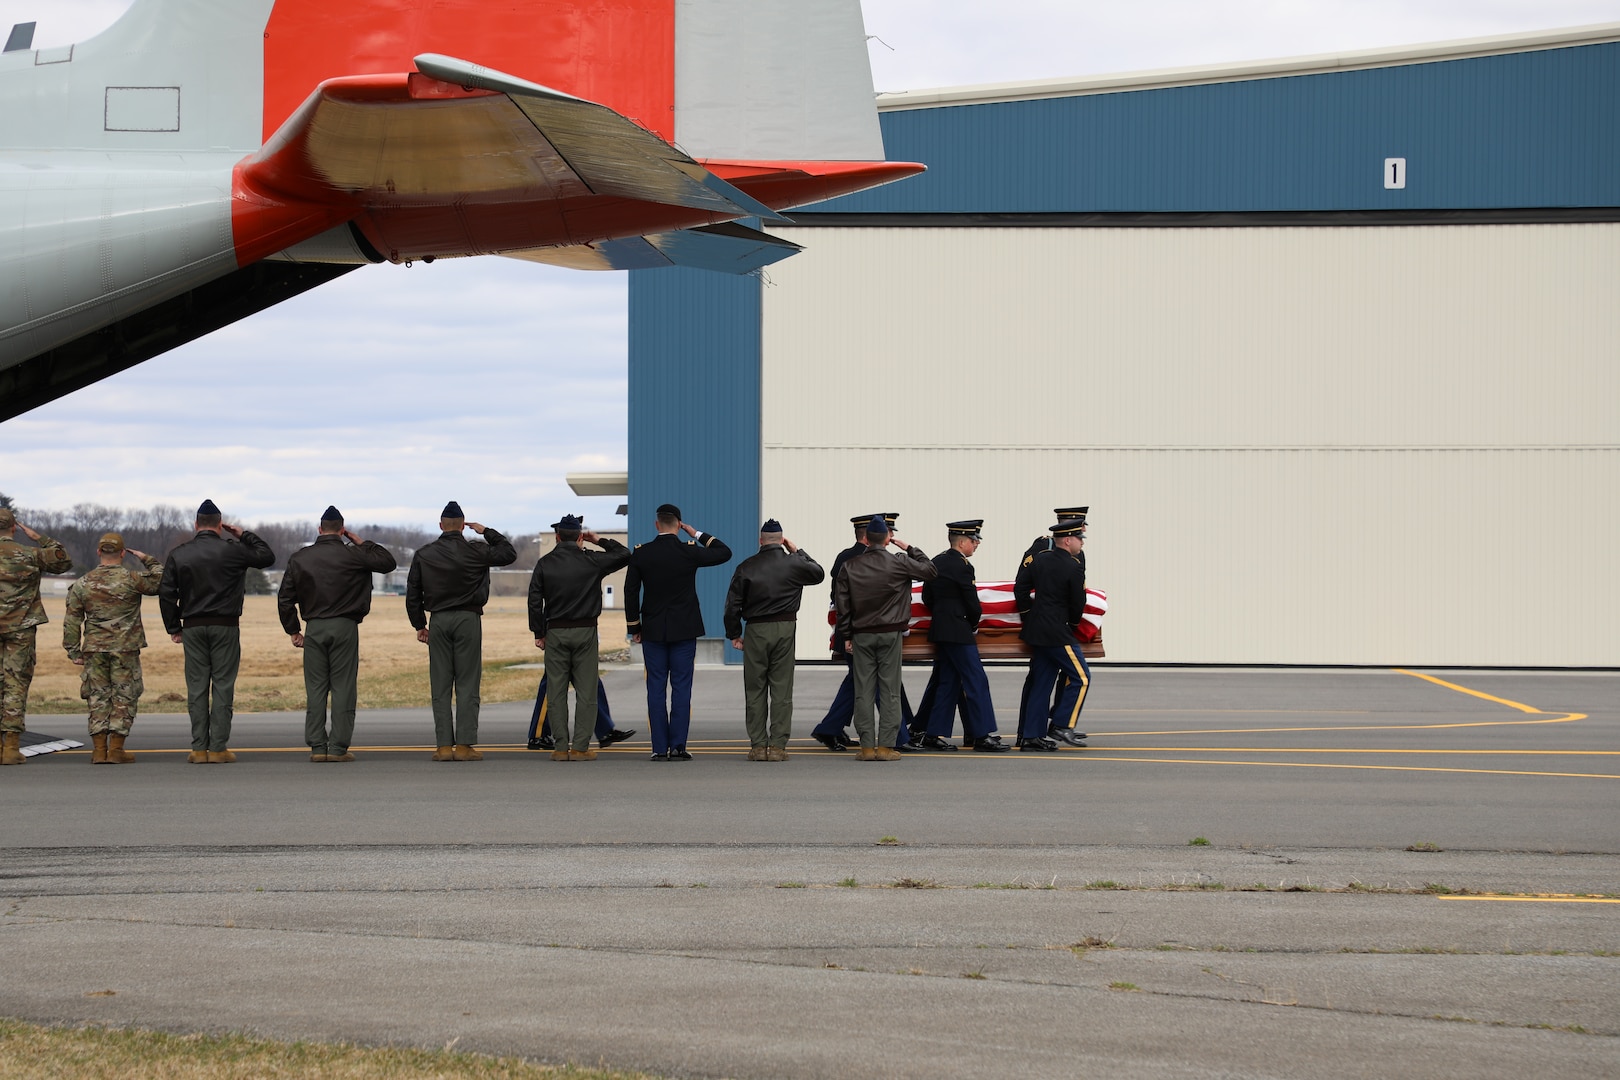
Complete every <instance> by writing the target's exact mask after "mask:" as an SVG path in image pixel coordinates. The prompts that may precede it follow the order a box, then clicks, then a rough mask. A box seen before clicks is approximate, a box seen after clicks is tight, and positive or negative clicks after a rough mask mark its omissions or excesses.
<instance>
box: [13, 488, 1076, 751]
mask: <svg viewBox="0 0 1620 1080" xmlns="http://www.w3.org/2000/svg"><path fill="white" fill-rule="evenodd" d="M1088 510H1089V507H1084V506H1080V507H1061V508H1059V509H1057V510H1055V511H1054V513H1055V514H1056V515H1057V518H1058V520H1057V523H1056V524H1055V525H1053V526H1052V528H1051V530H1050V535H1049V536H1042V537H1040V538H1038V539H1037V540H1036V541H1035V542H1034V543H1033V544H1031V545H1030V547H1029V548H1028V550H1026V551H1025V553H1024V557H1023V561H1022V564H1021V565H1020V567H1019V570H1018V577H1017V581H1016V583H1015V584H1014V589H1013V593H1014V597H1015V600H1016V604H1017V608H1018V612H1019V615H1020V618H1021V624H1022V625H1021V629H1020V631H1019V636H1020V637H1021V638H1022V639H1023V641H1024V642H1025V643H1026V644H1027V645H1028V646H1029V649H1030V654H1031V657H1030V666H1029V675H1028V677H1027V678H1026V679H1025V682H1024V687H1023V693H1022V697H1021V701H1020V705H1019V721H1018V735H1017V738H1016V742H1015V745H1016V747H1017V748H1018V749H1020V750H1026V751H1036V752H1049V751H1055V750H1057V749H1058V744H1059V743H1060V742H1063V743H1067V744H1069V745H1071V746H1082V745H1084V740H1085V738H1086V735H1085V733H1084V732H1081V731H1079V730H1078V729H1077V724H1078V721H1079V718H1080V712H1081V710H1082V709H1083V708H1084V707H1085V702H1086V691H1087V690H1088V689H1090V686H1091V669H1090V668H1089V667H1088V666H1087V664H1086V661H1085V657H1084V656H1083V655H1081V652H1080V648H1079V646H1078V644H1077V642H1076V638H1075V627H1076V624H1078V623H1079V622H1080V619H1081V617H1082V615H1083V613H1084V611H1085V604H1086V564H1085V552H1084V550H1083V548H1084V545H1085V532H1086V514H1087V511H1088ZM898 516H899V515H897V514H892V513H889V514H861V515H856V516H855V517H853V518H851V519H850V521H851V523H852V524H853V525H854V529H855V539H856V543H855V544H854V545H853V546H852V547H850V548H848V549H847V550H845V551H842V552H840V553H839V555H838V557H837V558H836V559H835V560H834V561H833V567H832V574H831V577H832V604H833V609H834V612H835V625H834V629H833V639H832V641H833V650H834V655H835V658H836V659H838V660H839V661H840V662H842V663H844V664H846V665H847V666H848V667H849V672H848V674H847V675H846V676H845V678H844V682H843V685H842V686H840V688H839V690H838V693H837V695H836V696H835V697H834V700H833V703H832V706H831V708H830V709H829V710H828V711H827V714H826V716H825V717H824V718H823V719H822V720H821V722H820V723H819V724H817V725H816V728H815V730H814V731H812V732H811V734H812V736H813V737H814V738H815V739H816V740H817V741H818V742H820V743H821V744H822V745H823V746H825V747H826V748H827V749H829V750H835V751H843V750H848V749H854V750H855V755H854V756H855V759H856V760H858V761H893V760H896V759H898V758H899V757H900V756H901V753H902V752H910V751H919V750H932V751H954V750H956V749H957V745H956V744H955V743H954V742H952V741H951V733H952V730H953V728H954V726H955V717H956V714H957V712H958V711H960V713H961V715H962V734H963V747H964V748H971V749H973V750H976V751H979V752H981V753H1000V752H1004V751H1006V750H1009V749H1011V747H1009V746H1007V745H1005V744H1004V743H1003V742H1002V741H1001V737H1000V735H999V734H998V733H997V731H996V718H995V708H994V706H993V705H992V704H991V700H990V684H989V682H988V680H987V679H986V678H985V674H984V664H983V661H982V660H981V658H980V656H979V649H978V644H977V640H976V636H975V635H976V631H977V629H978V626H979V621H980V618H981V615H982V611H981V607H980V602H979V594H978V585H977V581H976V578H975V575H974V571H973V566H972V564H971V563H970V562H969V561H968V560H970V559H971V558H973V556H974V555H975V554H976V553H977V551H978V549H979V544H980V542H981V540H982V537H981V535H980V528H981V527H982V526H983V524H984V522H983V520H982V519H980V520H972V521H953V522H950V523H949V524H948V525H947V526H946V531H947V535H948V536H949V539H950V546H949V547H948V548H947V549H946V550H945V551H942V552H941V553H940V554H938V555H936V556H934V558H932V559H929V558H928V556H927V555H925V554H924V553H923V551H922V550H921V549H919V548H916V547H913V546H911V545H909V544H907V543H905V542H904V541H902V540H900V539H898V538H897V537H896V536H895V533H894V525H895V521H896V519H897V518H898ZM656 527H657V532H658V535H657V538H656V539H654V540H652V541H651V542H649V543H646V544H639V545H637V546H636V547H635V548H634V549H633V550H632V549H629V548H626V547H625V546H624V545H623V544H620V543H619V542H618V541H616V540H612V539H610V538H607V537H598V536H597V535H596V534H595V533H594V532H591V531H590V530H588V529H586V528H585V525H584V522H583V521H582V520H581V519H580V518H578V517H575V516H573V515H565V516H564V517H563V518H562V520H561V521H558V522H557V523H556V524H555V525H553V526H552V528H553V530H554V531H555V533H556V540H557V543H556V547H555V548H554V549H553V550H552V551H550V552H548V553H547V554H546V555H545V556H544V557H543V558H541V559H540V560H539V561H538V562H537V563H536V564H535V567H534V573H533V576H532V577H531V578H530V581H529V628H530V630H531V631H532V632H533V634H534V644H535V647H536V648H538V649H542V650H544V653H545V676H544V678H543V679H542V680H541V688H540V698H539V700H537V701H536V704H535V712H534V718H533V720H532V722H531V724H530V730H529V748H530V749H549V750H551V758H552V760H553V761H591V760H593V759H594V758H595V757H596V752H595V751H594V750H592V749H591V746H590V741H591V736H592V734H593V733H594V735H595V737H596V739H597V741H598V743H599V744H600V745H602V746H608V745H610V744H612V743H615V742H619V741H621V740H623V739H628V738H630V737H631V736H632V735H634V734H635V732H634V731H621V730H618V729H616V728H614V726H613V721H612V717H611V714H610V713H609V710H608V704H607V696H606V693H605V692H604V691H603V689H602V685H601V682H600V679H599V676H598V671H597V649H598V639H597V621H598V619H600V617H601V614H602V580H603V579H604V578H605V577H607V576H608V575H609V574H611V573H613V572H615V571H616V570H619V569H620V568H622V567H626V566H628V567H629V573H628V574H627V576H626V580H625V590H626V597H625V616H626V630H627V633H628V635H629V637H630V640H632V641H634V642H638V643H640V645H641V647H642V654H643V658H644V662H645V666H646V671H647V715H648V717H649V719H650V721H651V726H652V750H653V753H652V760H654V761H690V760H692V755H691V754H690V753H688V752H687V748H686V744H687V737H688V731H689V729H690V726H691V719H692V671H693V663H694V659H695V656H696V652H697V639H698V638H700V637H702V636H703V630H704V628H703V615H702V611H701V608H700V606H699V604H698V598H697V590H696V585H695V581H696V576H697V572H698V570H700V569H702V568H704V567H710V566H720V565H722V564H724V563H727V562H729V561H730V560H731V549H730V548H729V547H727V546H726V545H725V543H724V542H723V541H721V540H720V539H719V538H718V537H715V536H712V535H710V534H709V533H706V532H702V531H701V530H698V529H695V528H693V527H692V526H690V525H688V524H686V522H684V521H682V520H681V511H680V508H679V507H676V506H673V505H671V504H668V503H665V504H664V505H662V506H660V507H659V508H658V510H657V520H656ZM439 529H440V536H439V538H438V539H437V540H435V541H433V542H432V543H430V544H428V545H426V546H425V547H423V548H422V549H421V550H419V551H418V552H417V553H416V557H415V559H414V560H413V561H412V563H411V569H410V573H409V576H408V580H407V584H406V594H405V611H406V615H407V617H408V618H409V619H410V622H411V625H412V626H413V627H414V628H415V629H416V632H417V635H416V636H417V640H418V641H421V642H424V643H426V644H427V646H428V676H429V684H430V687H431V693H432V701H433V729H434V743H435V750H434V752H433V760H434V761H478V760H480V759H481V758H482V757H483V755H482V754H481V753H479V751H478V750H477V748H476V747H477V743H478V691H479V684H480V679H481V675H482V671H483V664H482V651H483V627H482V617H483V613H484V606H485V605H486V604H487V603H488V601H489V571H490V568H491V567H495V566H506V565H508V564H510V563H512V562H514V561H516V559H517V553H516V551H515V550H514V549H513V547H512V542H511V541H510V540H509V539H507V538H506V537H505V536H503V535H502V534H501V533H499V532H497V531H496V530H495V529H492V528H489V527H487V526H485V525H481V524H479V523H478V522H476V521H468V520H467V519H466V515H465V514H463V513H462V510H461V507H460V505H458V504H457V503H455V502H453V501H452V502H450V503H447V504H446V505H445V508H444V511H443V513H442V514H441V515H440V518H439ZM467 529H471V530H472V531H473V532H474V533H476V534H477V535H478V537H480V538H481V540H482V541H483V542H482V543H472V542H469V541H468V540H467V539H466V537H465V536H464V535H463V533H464V532H465V530H467ZM19 531H20V532H22V533H23V534H24V535H25V536H26V537H27V538H28V539H29V540H30V541H32V542H33V544H34V545H35V546H32V547H28V546H24V545H22V544H19V543H17V540H16V534H17V533H18V532H19ZM683 532H684V533H685V534H687V535H688V536H690V537H691V538H692V539H691V540H690V541H683V540H681V539H680V534H681V533H683ZM586 544H590V545H592V546H593V548H595V549H597V550H593V549H592V548H587V547H586V546H585V545H586ZM890 547H893V548H895V549H896V550H895V551H894V552H890V551H889V548H890ZM97 556H98V559H99V565H97V566H96V567H94V568H92V569H91V570H89V571H88V572H86V573H85V575H84V576H83V577H81V578H79V579H78V580H77V581H75V582H74V583H73V585H72V586H71V587H70V588H69V590H68V597H67V615H66V618H65V619H64V620H63V625H62V647H63V648H64V649H65V650H66V651H67V654H68V658H69V659H70V660H71V661H72V662H73V663H74V664H76V665H79V666H80V667H82V668H83V669H84V671H83V675H82V679H81V689H80V694H81V696H82V697H83V698H84V699H85V701H86V702H87V703H88V706H89V724H90V736H91V741H92V744H93V749H92V752H91V761H92V762H94V763H95V764H119V765H121V764H127V763H129V762H132V761H134V760H135V755H133V754H131V753H130V752H128V751H127V750H125V748H124V741H125V739H126V738H127V737H128V735H129V733H130V727H131V725H132V724H133V723H134V720H135V713H136V706H137V703H138V702H139V700H140V696H141V690H142V683H141V650H142V649H144V648H145V647H146V634H145V631H144V629H143V627H142V624H141V598H142V597H143V596H154V595H155V596H157V597H158V606H159V610H160V612H161V613H162V617H163V625H164V629H165V630H166V631H167V632H168V634H169V637H170V639H171V640H172V641H174V642H175V643H177V644H180V645H182V646H183V647H184V650H185V677H186V700H187V708H188V711H189V712H190V714H191V756H190V758H189V760H190V761H191V762H193V763H196V764H205V763H206V764H225V763H229V762H232V761H235V760H236V755H235V754H234V753H232V752H231V750H230V746H229V743H230V735H231V719H232V715H233V709H232V704H233V701H234V698H235V694H236V676H237V671H238V669H239V668H240V666H241V659H242V648H241V630H240V624H241V618H242V610H243V604H244V598H245V596H246V587H245V581H244V578H245V575H246V573H247V571H248V570H250V569H253V568H259V569H262V568H264V567H268V566H270V565H271V564H272V563H274V562H275V554H274V552H272V551H271V550H270V547H269V545H267V544H266V543H265V542H264V541H263V540H262V539H260V538H259V537H258V536H257V535H255V534H254V533H252V532H249V531H247V530H244V529H240V528H238V527H236V526H234V525H227V524H225V523H224V520H223V517H222V515H221V513H220V510H219V508H218V507H217V506H215V505H214V502H213V500H212V499H206V500H204V501H203V503H202V505H201V506H199V507H198V508H197V519H196V535H195V536H194V537H193V538H192V539H191V540H188V541H187V542H185V543H183V544H181V545H179V546H178V547H176V548H175V549H174V550H173V551H172V552H171V553H170V554H169V557H168V562H167V563H160V562H159V561H158V560H157V559H156V558H155V557H153V556H151V555H148V554H146V553H145V552H141V551H131V550H126V548H125V546H124V540H123V537H121V536H120V535H119V534H117V533H107V534H105V535H104V536H102V537H101V539H100V541H99V542H98V543H97ZM128 557H133V558H134V559H135V560H137V561H138V562H139V564H140V569H138V570H136V569H131V567H130V565H129V564H128V562H127V558H128ZM395 566H396V562H395V559H394V556H393V554H392V553H390V552H389V551H388V550H387V549H386V548H384V547H382V546H381V545H379V544H375V543H373V542H371V541H369V540H362V539H361V538H360V537H358V536H356V535H355V534H354V533H353V532H351V531H350V530H348V529H347V528H345V526H344V522H343V515H342V514H341V513H340V512H339V511H338V509H337V508H336V507H333V506H329V507H327V508H326V512H325V513H324V514H322V515H321V524H320V533H319V535H318V536H317V538H316V540H315V542H314V543H313V544H311V545H309V546H308V547H305V548H303V549H301V550H300V551H297V552H295V553H294V554H293V555H292V556H291V557H290V558H289V559H288V560H287V568H286V572H285V574H284V575H283V576H282V582H281V589H280V592H279V594H278V597H277V612H278V614H279V616H280V619H281V624H282V628H283V629H284V630H286V632H287V634H288V636H289V638H290V639H291V642H292V645H293V647H295V648H299V649H302V650H303V660H304V690H305V697H306V703H307V705H306V712H305V722H304V731H305V741H306V742H308V743H309V749H310V760H311V761H318V762H348V761H353V760H354V754H353V753H352V752H351V751H350V749H349V746H350V742H351V740H352V738H353V734H354V718H355V706H356V696H357V691H356V685H357V676H358V671H359V663H360V645H359V642H360V636H359V625H360V623H361V622H362V621H364V619H365V617H366V615H367V614H369V613H370V611H371V575H372V574H382V573H388V572H389V571H391V570H393V569H394V568H395ZM71 568H72V561H71V560H70V559H69V558H68V554H67V552H66V550H64V549H63V547H62V545H61V544H59V543H58V542H56V541H55V540H52V539H51V538H50V537H48V536H42V535H40V534H39V533H37V532H35V531H34V530H33V529H30V528H29V527H28V526H27V525H24V524H22V523H21V522H19V521H18V520H17V519H16V516H15V514H14V513H13V511H11V510H9V509H4V508H0V763H3V764H6V765H20V764H22V762H23V761H24V757H23V754H22V751H21V738H22V734H23V732H24V730H25V716H26V708H27V703H28V687H29V684H30V682H31V681H32V679H33V675H34V638H35V633H36V631H37V629H38V627H39V625H40V624H42V623H44V622H45V621H46V617H45V609H44V607H43V605H42V604H41V603H40V596H39V580H40V575H41V574H60V573H65V572H66V571H68V570H69V569H71ZM827 577H828V574H827V572H826V571H824V570H823V569H822V568H821V565H820V564H819V563H817V562H816V561H815V559H813V558H811V556H810V554H809V553H808V552H806V551H805V550H803V549H802V548H800V547H799V546H798V545H796V544H794V543H793V541H792V540H789V539H788V538H787V537H786V536H784V535H783V531H782V525H781V523H780V522H778V521H776V520H775V519H772V520H769V521H766V522H765V523H764V524H763V525H761V526H760V530H759V551H758V553H757V554H754V555H752V556H750V557H749V558H746V559H744V560H743V561H742V562H741V563H739V564H738V565H737V568H736V570H735V572H734V573H733V574H732V577H731V587H730V589H729V590H728V591H727V594H726V603H725V615H724V621H725V636H726V638H727V639H728V640H729V641H730V642H731V645H732V647H733V648H735V649H739V650H741V652H742V654H743V705H744V724H745V726H746V728H747V732H748V743H749V750H748V760H749V761H786V760H787V757H788V753H787V743H788V739H789V737H790V736H791V734H792V722H793V676H794V660H795V635H796V631H797V627H798V615H799V607H800V604H801V602H802V600H803V596H804V590H805V589H806V588H808V587H809V586H811V585H818V584H820V583H821V582H822V581H824V580H826V578H827ZM914 581H921V582H922V583H923V602H924V603H925V604H926V605H927V606H928V608H929V611H930V615H931V622H930V625H929V629H928V640H929V641H930V642H931V643H932V645H933V648H934V656H935V659H934V669H933V672H932V673H931V675H930V677H929V681H928V688H927V690H926V691H925V692H924V694H923V697H922V699H921V701H920V702H919V707H918V708H917V709H916V710H915V711H913V710H912V708H911V703H910V702H909V701H908V700H907V699H906V696H905V687H904V686H903V685H902V684H901V679H900V670H901V645H902V640H903V638H904V636H905V635H906V634H907V633H909V627H910V620H911V587H912V583H913V582H914ZM430 616H431V618H430ZM300 620H302V622H300ZM570 686H572V687H573V690H574V713H573V717H572V722H571V721H570V715H569V708H568V690H569V687H570ZM328 700H330V703H331V719H330V722H328V719H327V703H328ZM850 725H853V726H854V729H855V733H854V735H853V736H852V735H851V734H850V733H849V732H847V731H846V730H845V729H846V727H848V726H850Z"/></svg>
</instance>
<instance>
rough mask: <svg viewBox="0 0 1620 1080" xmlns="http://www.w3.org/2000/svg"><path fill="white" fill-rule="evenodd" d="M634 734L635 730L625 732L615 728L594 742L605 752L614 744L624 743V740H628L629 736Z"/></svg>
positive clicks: (630, 729)
mask: <svg viewBox="0 0 1620 1080" xmlns="http://www.w3.org/2000/svg"><path fill="white" fill-rule="evenodd" d="M635 733H636V729H635V728H629V729H628V730H625V731H620V730H618V729H617V728H615V729H614V730H612V731H610V732H608V733H607V734H606V735H604V736H602V737H601V738H600V739H597V740H596V745H598V746H600V747H602V748H603V749H604V750H605V749H607V748H608V747H610V746H612V745H613V744H614V743H616V742H624V740H626V739H628V738H629V737H630V736H632V735H634V734H635Z"/></svg>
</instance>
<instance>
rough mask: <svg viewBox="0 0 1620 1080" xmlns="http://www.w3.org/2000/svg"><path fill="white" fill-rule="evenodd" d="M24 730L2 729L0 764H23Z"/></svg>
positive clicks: (0, 734)
mask: <svg viewBox="0 0 1620 1080" xmlns="http://www.w3.org/2000/svg"><path fill="white" fill-rule="evenodd" d="M22 763H23V754H22V732H20V731H0V765H21V764H22Z"/></svg>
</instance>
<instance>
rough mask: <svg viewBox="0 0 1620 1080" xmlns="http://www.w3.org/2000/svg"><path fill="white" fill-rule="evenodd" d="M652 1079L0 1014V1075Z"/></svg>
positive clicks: (183, 1079) (22, 1078)
mask: <svg viewBox="0 0 1620 1080" xmlns="http://www.w3.org/2000/svg"><path fill="white" fill-rule="evenodd" d="M131 1076H140V1077H156V1078H161V1080H250V1078H251V1080H258V1078H261V1077H299V1078H301V1080H399V1078H403V1077H411V1078H416V1080H427V1078H435V1080H438V1078H443V1080H653V1078H652V1077H650V1076H649V1075H648V1074H646V1073H625V1072H611V1071H608V1070H605V1069H581V1068H576V1067H574V1066H571V1065H569V1066H560V1067H554V1066H547V1065H531V1064H529V1063H527V1062H524V1061H519V1060H515V1059H511V1058H492V1057H484V1056H482V1055H478V1054H458V1053H454V1052H450V1051H445V1050H399V1049H391V1048H384V1049H370V1048H366V1047H359V1046H348V1045H342V1044H338V1045H332V1044H326V1043H306V1042H295V1043H283V1042H273V1041H271V1040H269V1039H253V1038H248V1037H246V1036H242V1035H167V1034H164V1033H162V1032H153V1031H140V1030H130V1029H106V1028H45V1027H38V1026H36V1025H34V1024H22V1023H17V1022H15V1021H11V1020H0V1080H59V1078H68V1077H72V1078H75V1080H79V1078H83V1080H114V1078H119V1080H122V1078H124V1077H131Z"/></svg>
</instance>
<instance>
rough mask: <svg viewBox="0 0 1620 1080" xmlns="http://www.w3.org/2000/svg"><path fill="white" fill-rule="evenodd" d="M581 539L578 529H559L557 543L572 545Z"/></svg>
mask: <svg viewBox="0 0 1620 1080" xmlns="http://www.w3.org/2000/svg"><path fill="white" fill-rule="evenodd" d="M578 539H579V530H578V529H558V530H557V542H558V543H559V544H572V543H574V542H575V541H577V540H578Z"/></svg>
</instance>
